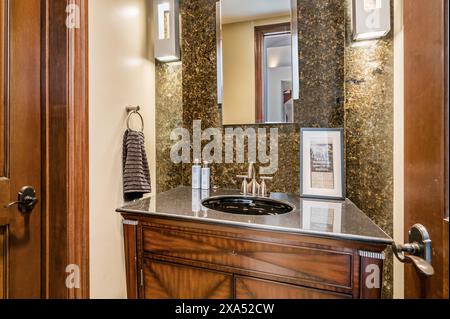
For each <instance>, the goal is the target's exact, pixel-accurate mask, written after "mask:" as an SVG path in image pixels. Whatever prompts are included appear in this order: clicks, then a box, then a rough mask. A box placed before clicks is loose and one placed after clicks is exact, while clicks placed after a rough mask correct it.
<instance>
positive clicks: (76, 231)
mask: <svg viewBox="0 0 450 319" xmlns="http://www.w3.org/2000/svg"><path fill="white" fill-rule="evenodd" d="M68 5H75V6H76V8H78V10H79V18H80V25H79V28H67V27H66V19H67V17H68V13H67V12H66V8H67V7H68ZM42 6H43V12H44V13H45V18H44V19H42V34H43V37H42V38H43V39H42V41H43V54H42V60H43V61H42V62H43V71H42V77H43V79H42V83H43V94H42V96H43V105H44V112H43V113H44V116H43V123H44V124H45V125H44V126H45V129H44V132H43V137H44V138H43V140H44V145H43V149H45V152H44V160H43V163H44V167H43V169H44V172H43V190H44V193H45V195H44V201H43V202H44V203H43V205H44V206H43V207H44V214H43V216H44V217H43V218H44V222H43V225H44V227H45V229H44V231H43V233H44V237H45V238H44V241H43V242H44V247H43V254H44V256H43V269H44V274H43V279H44V280H43V282H44V283H45V284H44V285H43V297H45V298H58V299H61V298H62V299H66V298H70V299H76V298H89V149H88V147H89V132H88V128H89V118H88V0H65V1H57V0H45V1H42ZM68 265H77V266H78V267H79V270H80V277H79V279H80V287H79V288H74V289H69V288H67V287H66V278H67V276H68V273H66V267H67V266H68Z"/></svg>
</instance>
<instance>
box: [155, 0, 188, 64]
mask: <svg viewBox="0 0 450 319" xmlns="http://www.w3.org/2000/svg"><path fill="white" fill-rule="evenodd" d="M153 3H154V8H153V12H154V21H155V30H156V32H155V33H156V34H155V58H156V59H157V60H158V61H160V62H174V61H179V60H180V55H181V54H180V37H179V33H180V32H179V30H180V27H179V24H180V19H179V0H153Z"/></svg>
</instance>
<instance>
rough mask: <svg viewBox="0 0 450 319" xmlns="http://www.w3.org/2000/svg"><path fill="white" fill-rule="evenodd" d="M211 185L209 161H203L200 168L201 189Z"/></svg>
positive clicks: (208, 187) (207, 188) (206, 188)
mask: <svg viewBox="0 0 450 319" xmlns="http://www.w3.org/2000/svg"><path fill="white" fill-rule="evenodd" d="M210 187H211V169H210V168H209V162H207V161H205V162H203V168H202V189H203V190H209V189H210Z"/></svg>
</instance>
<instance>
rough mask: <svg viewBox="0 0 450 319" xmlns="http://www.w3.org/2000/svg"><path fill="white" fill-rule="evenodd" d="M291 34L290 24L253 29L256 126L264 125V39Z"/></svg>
mask: <svg viewBox="0 0 450 319" xmlns="http://www.w3.org/2000/svg"><path fill="white" fill-rule="evenodd" d="M283 32H291V23H290V22H285V23H277V24H270V25H262V26H256V27H255V74H256V78H255V85H256V87H255V103H256V105H255V107H256V111H255V114H256V119H255V121H256V124H261V123H264V121H265V119H264V111H263V101H264V99H263V98H262V95H263V92H264V89H263V88H264V75H263V69H264V68H263V61H264V60H263V57H264V37H265V36H266V35H267V34H270V33H283Z"/></svg>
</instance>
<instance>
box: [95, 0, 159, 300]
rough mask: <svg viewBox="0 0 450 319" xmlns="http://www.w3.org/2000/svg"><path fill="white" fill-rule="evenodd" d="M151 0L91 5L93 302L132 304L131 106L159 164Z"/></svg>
mask: <svg viewBox="0 0 450 319" xmlns="http://www.w3.org/2000/svg"><path fill="white" fill-rule="evenodd" d="M150 16H151V0H148V1H147V0H92V1H89V29H90V31H89V47H90V48H89V59H90V62H89V64H90V70H89V82H90V86H89V91H90V93H89V104H90V106H89V108H90V123H89V128H90V145H89V150H90V276H91V281H90V285H91V297H92V298H126V281H125V266H124V250H123V234H122V218H121V217H120V216H119V214H118V213H116V212H115V209H116V208H117V207H119V206H122V204H123V194H122V164H121V162H122V137H123V133H124V131H125V129H126V123H125V122H126V112H125V106H126V105H128V104H133V105H141V106H142V107H143V110H142V114H143V116H144V119H145V124H146V131H145V134H146V139H147V153H148V156H149V161H150V167H151V174H152V177H153V180H152V181H153V189H155V183H154V178H155V176H156V168H155V167H156V165H155V153H156V150H155V144H154V141H155V128H154V127H155V114H154V113H155V92H154V90H155V70H154V62H153V61H154V59H153V57H152V52H153V49H152V48H151V47H150V43H151V42H152V41H151V34H150V32H149V30H150V29H149V25H150V22H149V21H148V20H149V18H148V17H150Z"/></svg>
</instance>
